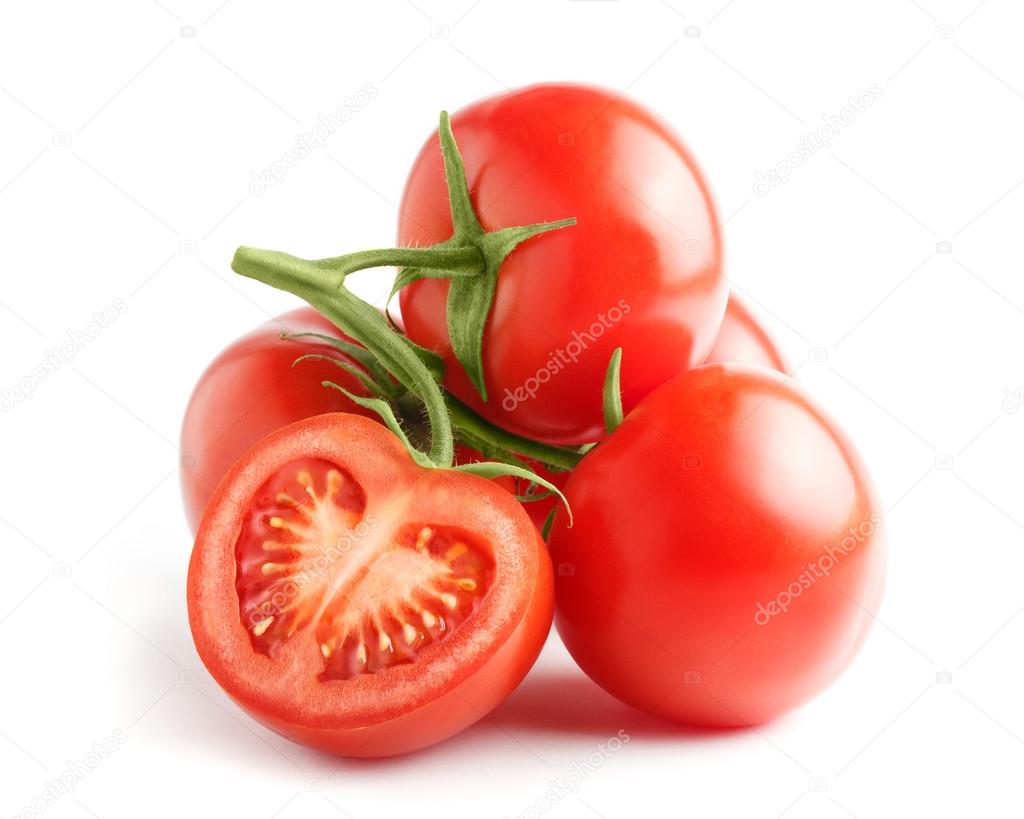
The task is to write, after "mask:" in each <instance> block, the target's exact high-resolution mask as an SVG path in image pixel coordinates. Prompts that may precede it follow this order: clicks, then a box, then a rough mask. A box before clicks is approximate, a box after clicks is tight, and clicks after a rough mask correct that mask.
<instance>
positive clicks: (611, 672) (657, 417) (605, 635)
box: [549, 364, 885, 726]
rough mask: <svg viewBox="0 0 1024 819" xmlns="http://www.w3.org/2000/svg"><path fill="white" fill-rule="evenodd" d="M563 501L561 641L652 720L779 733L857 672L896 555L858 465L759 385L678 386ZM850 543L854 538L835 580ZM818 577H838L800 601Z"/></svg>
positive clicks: (716, 377)
mask: <svg viewBox="0 0 1024 819" xmlns="http://www.w3.org/2000/svg"><path fill="white" fill-rule="evenodd" d="M566 493H567V495H568V497H569V501H570V503H571V504H572V508H573V513H574V515H575V526H574V527H573V528H571V529H570V528H567V527H566V525H565V520H564V514H563V513H562V512H561V511H560V512H559V513H558V516H557V517H556V521H555V525H554V529H553V531H552V534H551V537H550V539H549V546H550V549H551V553H552V560H553V561H554V563H555V565H556V566H557V567H558V572H557V575H558V576H557V578H556V593H557V614H556V625H557V627H558V631H559V633H560V634H561V636H562V639H563V641H564V642H565V644H566V646H567V648H568V649H569V651H570V652H571V654H572V655H573V657H574V658H575V659H576V661H577V662H578V663H579V665H580V667H581V668H582V669H583V670H584V671H585V672H586V673H587V674H588V675H589V676H590V677H591V678H592V679H593V680H595V681H596V682H597V683H598V684H600V685H601V686H602V687H604V688H605V689H606V690H608V691H609V692H610V693H612V694H613V695H615V696H617V697H619V698H620V699H622V700H623V701H625V702H627V703H629V704H631V705H634V706H636V707H638V708H641V709H643V710H646V711H648V712H651V713H655V714H659V715H661V716H664V717H667V718H669V719H673V720H677V721H681V722H686V723H690V724H699V725H707V726H742V725H752V724H757V723H761V722H764V721H766V720H770V719H772V718H774V717H777V716H779V715H780V714H783V713H786V712H787V711H790V710H792V709H793V708H796V707H797V706H799V705H801V704H803V703H804V702H806V701H807V700H809V699H811V698H812V697H813V696H815V695H816V694H818V693H819V692H820V691H821V690H823V689H824V688H825V687H826V686H827V685H828V684H829V683H830V682H831V681H832V680H833V679H834V678H835V677H836V676H837V675H838V674H839V673H840V672H841V671H842V670H843V669H844V668H845V667H846V665H847V664H848V663H849V662H850V660H851V659H852V658H853V656H854V654H855V653H856V651H857V649H858V647H859V646H860V644H861V642H862V641H863V639H864V637H865V635H866V633H867V631H868V629H869V626H870V624H871V621H872V618H873V614H874V612H876V611H877V608H878V605H879V602H880V597H881V593H882V587H883V581H884V572H885V543H884V537H883V533H882V532H880V531H879V529H880V527H881V525H882V521H881V518H880V517H879V515H880V512H881V508H880V505H879V502H878V499H877V498H876V496H875V493H874V490H873V488H872V486H871V483H870V480H869V478H868V476H867V474H866V472H865V469H864V466H863V464H862V463H861V461H860V459H859V457H858V456H857V454H856V452H855V451H854V450H853V448H852V446H851V445H850V443H849V441H848V440H847V439H846V437H845V436H844V435H843V433H842V432H841V431H840V430H839V429H838V428H837V427H836V425H835V424H834V422H832V421H831V420H830V419H829V418H828V417H827V416H826V415H824V413H823V412H822V411H821V410H820V409H819V408H818V407H817V406H816V405H815V404H814V403H813V402H811V401H810V400H809V399H808V398H807V397H806V396H805V395H804V394H803V393H802V391H800V390H799V389H798V388H797V387H796V385H795V383H794V382H793V381H792V380H787V379H785V378H784V377H783V376H781V375H779V374H778V373H775V372H772V371H771V370H768V369H766V368H763V367H755V366H749V365H723V364H717V365H710V366H706V367H701V368H698V369H696V370H692V371H691V372H689V373H686V374H684V375H681V376H679V377H678V378H676V379H673V380H672V381H670V382H669V383H667V384H665V385H664V386H663V387H661V388H660V389H659V390H657V391H655V392H654V393H652V394H651V395H650V396H648V397H647V398H646V399H645V400H644V401H642V402H641V403H640V405H639V406H638V407H637V408H636V410H634V412H633V413H631V414H630V415H629V416H628V417H627V418H626V419H625V421H624V422H623V423H622V425H621V426H620V427H619V428H618V429H617V430H616V431H615V432H614V433H613V434H612V435H611V436H610V437H609V438H608V440H606V441H605V442H604V443H602V444H601V445H600V446H599V447H598V448H597V449H596V450H594V451H593V452H592V453H590V454H589V455H587V457H586V458H584V459H583V461H582V463H581V464H580V465H579V466H578V467H577V468H576V469H575V470H574V471H573V474H572V477H571V478H570V480H569V483H568V486H567V487H566ZM851 527H852V528H854V529H855V530H858V532H859V533H860V537H859V539H855V541H853V542H852V548H851V549H850V550H849V551H848V552H836V554H837V555H838V556H837V557H835V556H833V557H831V565H828V566H826V562H825V560H824V555H826V554H828V553H827V552H826V546H830V547H832V549H833V552H835V547H838V546H841V545H842V546H846V545H850V543H851V542H850V541H845V540H844V538H846V537H847V536H848V535H849V534H850V529H851ZM860 527H864V528H860ZM808 564H814V570H813V571H817V572H819V573H822V572H824V570H825V569H826V568H828V571H829V572H830V576H827V577H826V576H821V577H817V576H815V578H814V579H813V580H811V581H810V582H809V583H808V584H807V585H806V587H805V586H804V585H803V580H802V575H803V574H804V573H805V572H808V573H809V574H808V576H810V573H811V571H812V570H811V569H809V568H808ZM794 583H795V584H797V586H798V588H797V589H796V590H795V591H794V589H793V587H792V585H791V584H794ZM784 593H789V594H790V599H789V600H788V601H786V599H785V597H784V596H780V595H784ZM773 601H774V606H773ZM854 601H856V602H854ZM783 602H786V606H785V608H786V610H785V611H783V610H782V603H783Z"/></svg>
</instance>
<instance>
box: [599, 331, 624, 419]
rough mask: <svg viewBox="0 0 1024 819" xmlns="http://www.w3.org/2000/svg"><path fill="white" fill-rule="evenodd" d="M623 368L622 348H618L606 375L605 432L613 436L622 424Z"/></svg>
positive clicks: (604, 401) (604, 395)
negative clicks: (621, 372)
mask: <svg viewBox="0 0 1024 819" xmlns="http://www.w3.org/2000/svg"><path fill="white" fill-rule="evenodd" d="M621 366H622V348H621V347H616V348H615V350H614V352H613V353H612V357H611V358H610V359H609V360H608V369H607V370H606V371H605V374H604V394H603V401H602V404H603V408H604V431H605V432H607V433H608V434H609V435H611V434H612V433H613V432H615V430H616V429H618V426H619V424H621V423H622V388H621V386H620V385H619V382H620V378H619V369H620V368H621Z"/></svg>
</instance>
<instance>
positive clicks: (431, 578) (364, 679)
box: [188, 414, 553, 756]
mask: <svg viewBox="0 0 1024 819" xmlns="http://www.w3.org/2000/svg"><path fill="white" fill-rule="evenodd" d="M552 608H553V584H552V572H551V563H550V560H549V559H548V556H547V551H546V549H545V547H544V544H543V543H542V542H541V540H540V537H539V535H538V534H537V530H536V529H535V528H534V526H533V524H532V523H531V522H530V519H529V518H528V517H527V515H526V514H525V513H524V512H523V510H522V508H521V507H520V506H519V504H518V503H516V501H515V499H514V498H513V497H512V495H510V494H509V493H508V492H506V491H505V490H503V489H501V488H500V487H498V486H496V485H494V484H493V483H491V482H490V481H487V480H485V479H483V478H479V477H476V476H473V475H467V474H464V473H456V472H451V471H447V470H437V469H424V468H422V467H419V466H417V465H416V464H415V463H414V462H413V460H412V459H411V458H410V457H409V455H408V453H407V452H406V450H405V449H404V448H403V446H402V445H401V443H400V442H399V441H398V439H397V438H396V437H395V436H394V435H393V434H392V433H391V432H389V431H388V430H387V429H386V428H385V427H383V426H382V425H380V424H376V423H374V422H372V421H370V420H368V419H366V418H362V417H359V416H355V415H349V414H329V415H320V416H317V417H315V418H310V419H307V420H305V421H299V422H298V423H295V424H292V425H290V426H288V427H285V428H284V429H281V430H278V431H277V432H275V433H272V434H271V435H269V436H268V437H266V438H264V439H263V440H262V441H261V442H260V443H259V444H258V445H257V446H255V447H253V448H252V449H251V450H249V451H248V452H247V453H246V454H245V455H244V456H242V458H241V460H240V461H239V462H238V463H237V464H236V465H235V466H234V467H233V468H232V469H231V470H230V472H229V473H228V474H227V476H226V477H225V479H224V481H223V482H222V483H221V484H220V486H219V488H218V489H217V492H216V494H215V495H214V496H213V498H212V499H211V501H210V505H209V507H208V509H207V511H206V513H205V515H204V516H203V520H202V523H201V525H200V527H199V534H198V535H197V537H196V543H195V547H194V549H193V552H192V562H191V564H190V566H189V573H188V612H189V623H190V625H191V627H192V635H193V638H194V639H195V643H196V648H197V649H198V651H199V656H200V657H201V658H202V661H203V663H204V664H205V665H206V667H207V668H208V669H209V671H210V673H211V674H212V675H213V677H214V678H215V679H216V680H217V682H218V683H219V684H220V685H221V686H222V687H223V688H224V690H225V691H226V692H227V693H228V694H229V695H230V696H231V697H232V698H233V699H234V700H235V701H236V702H238V704H239V705H241V707H242V708H244V709H245V710H246V711H248V712H249V713H250V714H251V715H252V716H253V717H254V718H255V719H257V720H259V721H260V722H262V723H263V724H264V725H266V726H268V727H269V728H271V729H273V730H274V731H277V732H278V733H280V734H283V735H284V736H286V737H289V738H290V739H293V740H295V741H296V742H300V743H302V744H304V745H308V746H310V747H313V748H318V749H320V750H324V751H328V752H331V753H336V754H343V755H348V756H387V755H391V754H398V753H404V752H406V751H413V750H416V749H418V748H422V747H425V746H427V745H431V744H433V743H435V742H438V741H440V740H442V739H445V738H446V737H449V736H451V735H452V734H454V733H456V732H458V731H460V730H462V729H463V728H465V727H466V726H468V725H470V724H471V723H473V722H475V721H476V720H478V719H480V718H481V717H482V716H484V715H485V714H487V713H488V712H489V711H490V710H491V709H492V708H494V706H496V705H497V704H498V703H499V702H501V700H502V699H504V698H505V697H506V696H507V695H508V694H509V693H510V692H511V691H512V689H513V688H515V686H516V685H517V684H518V683H519V681H520V680H521V679H522V678H523V676H524V675H525V674H526V672H527V671H528V670H529V668H530V666H531V665H532V664H533V662H534V660H535V659H536V657H537V654H538V653H539V651H540V649H541V646H542V645H543V643H544V640H545V637H546V636H547V633H548V630H549V628H550V625H551V612H552Z"/></svg>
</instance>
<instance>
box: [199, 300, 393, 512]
mask: <svg viewBox="0 0 1024 819" xmlns="http://www.w3.org/2000/svg"><path fill="white" fill-rule="evenodd" d="M285 332H287V333H307V332H308V333H322V334H324V335H330V336H334V337H336V338H340V337H343V336H342V334H341V332H340V331H339V330H338V328H337V327H335V326H334V325H333V324H332V323H331V322H330V321H328V320H327V319H326V318H324V317H323V316H322V315H320V314H319V313H318V312H317V311H316V310H314V309H313V308H312V307H300V308H298V309H297V310H292V311H291V312H288V313H285V314H284V315H281V316H278V317H277V318H275V319H272V320H270V321H268V322H266V323H265V324H261V325H260V326H259V327H257V328H256V329H255V330H253V331H252V332H250V333H248V334H246V335H244V336H242V337H241V338H239V339H236V340H235V341H234V342H232V343H231V344H229V345H228V346H227V347H226V348H225V349H224V350H223V351H222V352H221V353H220V355H218V356H217V357H216V358H215V359H214V360H213V361H212V362H211V363H210V365H209V366H208V367H207V368H206V370H205V372H204V373H203V374H202V376H201V377H200V378H199V381H198V382H197V383H196V386H195V388H194V389H193V391H192V397H191V398H190V399H189V403H188V408H187V409H186V410H185V418H184V421H183V423H182V429H181V469H180V479H181V492H182V497H183V500H184V504H185V515H186V517H187V518H188V523H189V527H190V528H191V530H192V531H193V532H195V531H196V529H197V527H198V526H199V519H200V518H201V517H202V514H203V510H204V509H205V508H206V504H207V502H208V501H209V499H210V497H211V495H213V491H214V490H215V489H216V488H217V484H218V483H220V480H221V478H222V477H223V476H224V474H225V473H226V472H227V471H228V470H229V469H230V468H231V466H232V464H234V463H235V461H236V460H238V458H239V457H240V456H241V455H242V453H244V452H245V451H246V450H247V449H249V447H251V446H252V445H253V444H255V443H256V442H257V441H259V440H260V438H262V437H263V436H264V435H268V434H269V433H271V432H274V431H275V430H278V429H280V428H281V427H283V426H286V425H287V424H290V423H292V422H294V421H299V420H301V419H303V418H309V417H311V416H313V415H319V414H321V413H325V412H352V413H355V414H357V415H365V416H366V417H368V418H369V417H372V418H376V417H377V416H376V415H375V414H374V413H373V412H371V411H370V410H365V409H363V408H362V407H360V406H358V405H357V404H355V403H354V402H353V401H350V400H349V399H348V398H346V397H345V396H344V395H343V394H342V393H340V392H339V391H338V390H333V389H329V388H327V387H324V386H322V384H321V382H322V381H324V380H330V381H334V382H335V383H337V384H340V385H341V386H343V387H345V388H346V389H348V390H351V391H352V392H354V393H356V394H357V395H365V394H366V389H365V388H364V387H363V385H362V384H361V383H359V380H358V379H357V378H355V376H352V375H349V374H348V373H347V372H345V371H344V370H342V369H341V368H340V367H337V366H335V365H334V364H332V363H331V362H329V361H303V362H302V363H300V364H296V365H295V366H294V367H293V366H292V364H293V363H294V362H295V359H297V358H298V357H299V356H301V355H304V354H306V353H321V354H328V355H332V356H333V357H335V358H344V356H343V355H342V354H340V353H339V352H338V351H337V350H336V349H334V348H333V347H331V346H330V345H329V344H327V343H326V342H322V341H318V340H316V339H308V338H302V339H283V338H281V334H282V333H285ZM350 363H352V362H351V361H350Z"/></svg>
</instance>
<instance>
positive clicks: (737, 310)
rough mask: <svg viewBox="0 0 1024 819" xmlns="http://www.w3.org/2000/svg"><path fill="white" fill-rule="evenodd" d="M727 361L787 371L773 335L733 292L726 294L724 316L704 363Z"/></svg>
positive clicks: (782, 371)
mask: <svg viewBox="0 0 1024 819" xmlns="http://www.w3.org/2000/svg"><path fill="white" fill-rule="evenodd" d="M727 361H732V362H737V363H747V364H760V365H761V366H762V367H770V368H771V369H773V370H778V371H779V372H780V373H785V372H786V371H787V370H786V362H785V361H784V360H783V358H782V353H780V352H779V348H778V347H776V346H775V342H774V341H772V337H771V336H770V335H768V331H767V330H765V329H764V327H762V326H761V323H760V322H759V321H758V320H757V319H756V318H755V317H754V314H753V313H751V312H750V309H749V308H748V307H747V306H746V305H745V304H744V303H743V301H742V300H741V299H740V298H739V297H737V295H736V294H735V293H730V294H729V304H728V305H727V306H726V308H725V318H723V319H722V326H721V327H720V328H719V330H718V338H716V339H715V346H714V347H712V348H711V352H710V353H708V357H707V359H706V360H705V362H704V363H705V364H718V363H722V362H727Z"/></svg>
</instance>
